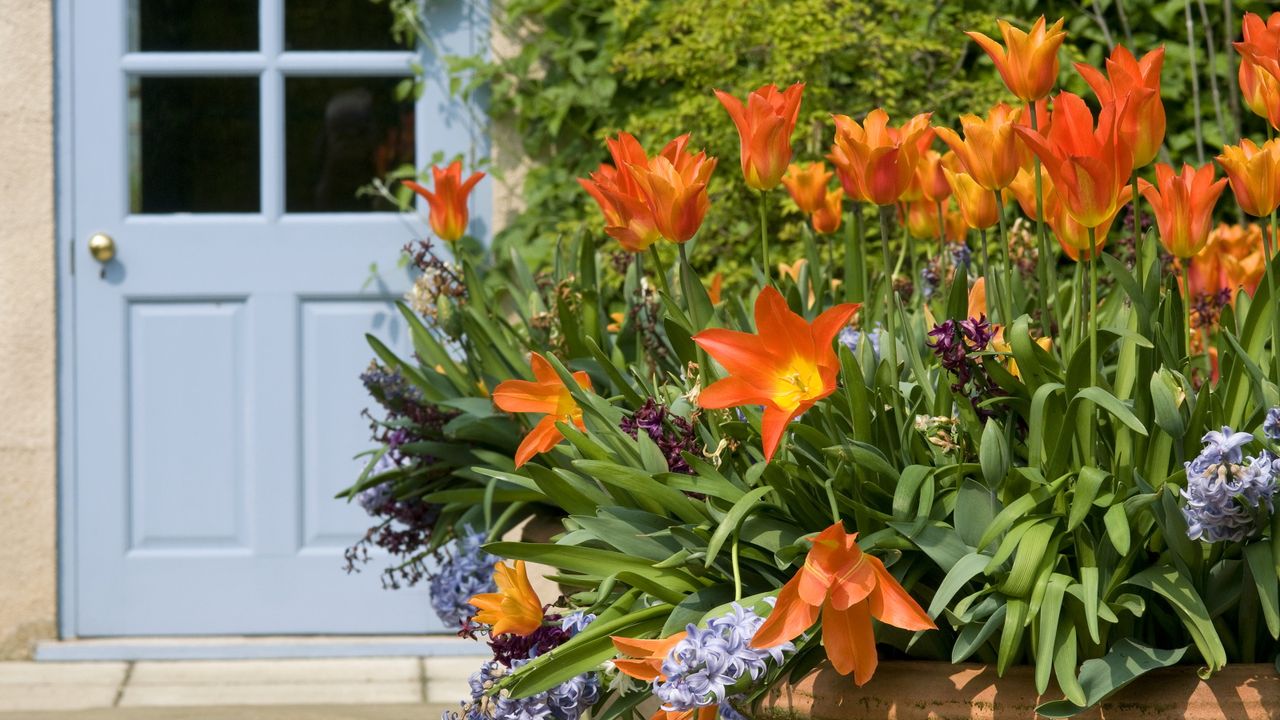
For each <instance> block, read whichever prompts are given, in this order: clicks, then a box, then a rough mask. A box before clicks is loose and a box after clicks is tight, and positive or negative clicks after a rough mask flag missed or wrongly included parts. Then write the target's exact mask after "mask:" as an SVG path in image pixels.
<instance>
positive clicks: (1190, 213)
mask: <svg viewBox="0 0 1280 720" xmlns="http://www.w3.org/2000/svg"><path fill="white" fill-rule="evenodd" d="M1213 175H1214V172H1213V165H1205V166H1204V167H1202V168H1200V169H1199V170H1197V169H1195V168H1194V167H1192V166H1191V165H1183V166H1182V172H1181V173H1180V174H1175V173H1174V172H1173V168H1172V167H1170V166H1168V165H1166V164H1164V163H1159V164H1157V165H1156V184H1155V185H1152V184H1151V183H1149V182H1147V181H1146V180H1138V188H1139V190H1140V191H1141V192H1142V197H1144V198H1146V199H1147V202H1148V203H1151V209H1152V210H1153V211H1154V212H1155V215H1156V225H1157V226H1158V227H1159V229H1160V242H1162V243H1164V247H1165V249H1166V250H1168V251H1169V252H1170V253H1172V254H1173V255H1174V256H1175V257H1180V258H1189V257H1191V256H1193V255H1195V254H1196V253H1198V252H1200V250H1201V249H1202V248H1203V247H1204V246H1205V243H1207V242H1209V228H1210V226H1211V224H1212V223H1213V206H1214V205H1216V204H1217V203H1218V196H1219V195H1221V194H1222V191H1223V190H1224V189H1225V188H1226V186H1227V181H1226V179H1225V178H1224V179H1222V180H1218V181H1214V179H1213Z"/></svg>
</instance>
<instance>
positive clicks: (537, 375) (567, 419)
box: [493, 352, 591, 467]
mask: <svg viewBox="0 0 1280 720" xmlns="http://www.w3.org/2000/svg"><path fill="white" fill-rule="evenodd" d="M529 366H530V368H532V370H533V377H534V379H533V381H529V380H506V381H503V382H501V383H499V384H498V387H496V388H494V389H493V404H494V405H497V406H498V408H499V409H501V410H505V411H507V412H519V413H545V414H546V416H545V417H543V418H542V419H541V420H539V421H538V424H537V425H534V426H533V429H532V430H530V431H529V434H528V435H526V436H525V438H524V441H523V442H521V443H520V447H519V448H517V449H516V457H515V460H516V467H520V466H521V465H524V464H525V463H527V462H529V460H530V459H531V458H532V457H533V456H534V455H537V454H538V453H544V452H546V451H548V450H550V449H551V448H553V447H555V446H556V445H559V444H560V441H561V440H563V439H564V434H563V433H561V432H560V430H559V428H557V427H556V423H557V422H563V423H570V424H573V425H575V426H577V428H578V429H579V430H585V429H586V425H584V424H583V422H582V408H580V407H578V403H577V401H575V400H574V399H573V395H572V394H571V393H570V392H569V388H567V387H565V385H564V383H563V382H561V381H560V376H559V375H557V374H556V371H555V368H553V367H551V363H549V362H547V359H546V358H544V357H542V356H541V355H539V354H538V353H536V352H535V353H529ZM573 379H574V380H576V381H578V385H579V386H581V387H583V388H585V389H587V390H590V389H591V378H590V377H588V376H587V374H586V373H585V372H582V371H578V372H576V373H574V374H573Z"/></svg>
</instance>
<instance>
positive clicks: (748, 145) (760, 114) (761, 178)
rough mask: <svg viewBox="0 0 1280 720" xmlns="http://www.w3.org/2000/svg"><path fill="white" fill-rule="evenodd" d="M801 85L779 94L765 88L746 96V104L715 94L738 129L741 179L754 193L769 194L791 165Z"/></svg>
mask: <svg viewBox="0 0 1280 720" xmlns="http://www.w3.org/2000/svg"><path fill="white" fill-rule="evenodd" d="M803 93H804V83H796V84H795V85H792V86H791V87H789V88H787V89H786V90H784V91H781V92H779V91H778V87H777V86H776V85H765V86H764V87H762V88H760V89H759V90H753V91H752V92H751V94H750V95H748V96H747V104H746V105H745V106H744V105H743V104H742V101H741V100H739V99H738V98H736V97H734V96H732V95H730V94H729V93H726V92H723V91H720V90H716V98H717V99H718V100H719V101H720V104H721V105H723V106H724V109H725V110H728V111H729V117H731V118H733V124H734V125H737V126H738V137H739V139H740V140H741V143H740V144H741V147H742V176H743V177H744V178H746V181H747V185H749V186H751V187H753V188H755V189H756V190H772V189H773V188H775V187H777V186H778V181H779V180H781V179H782V174H783V173H784V172H785V171H786V169H787V163H789V162H791V132H792V131H793V130H795V127H796V118H798V117H799V116H800V96H801V95H802V94H803Z"/></svg>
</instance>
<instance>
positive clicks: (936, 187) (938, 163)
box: [904, 150, 955, 203]
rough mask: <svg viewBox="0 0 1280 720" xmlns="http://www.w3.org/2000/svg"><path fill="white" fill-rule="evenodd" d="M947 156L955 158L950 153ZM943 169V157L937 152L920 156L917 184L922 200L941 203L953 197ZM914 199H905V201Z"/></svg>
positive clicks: (928, 152)
mask: <svg viewBox="0 0 1280 720" xmlns="http://www.w3.org/2000/svg"><path fill="white" fill-rule="evenodd" d="M947 155H948V156H950V157H953V158H954V157H955V154H954V153H951V152H950V151H948V152H947ZM942 168H943V156H942V155H940V154H938V151H937V150H926V151H925V153H924V154H923V155H921V156H920V161H919V164H918V165H917V166H916V182H915V184H916V185H917V186H918V187H919V189H920V199H924V200H928V201H929V202H931V203H939V202H942V201H944V200H946V199H947V198H949V197H951V183H949V182H947V176H946V175H944V174H943V173H942ZM914 199H915V198H904V200H914Z"/></svg>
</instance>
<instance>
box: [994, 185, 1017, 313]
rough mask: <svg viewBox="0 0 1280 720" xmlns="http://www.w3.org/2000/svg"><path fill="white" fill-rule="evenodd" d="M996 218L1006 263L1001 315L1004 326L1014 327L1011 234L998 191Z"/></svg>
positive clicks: (1001, 287)
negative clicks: (998, 223)
mask: <svg viewBox="0 0 1280 720" xmlns="http://www.w3.org/2000/svg"><path fill="white" fill-rule="evenodd" d="M995 194H996V217H997V218H999V219H1000V257H1001V259H1002V260H1003V261H1004V277H1003V278H1001V279H1000V302H1002V303H1003V304H1002V305H1001V306H1000V314H1001V315H1003V316H1004V324H1005V325H1006V326H1010V327H1012V326H1013V263H1012V262H1011V261H1010V260H1009V234H1008V230H1006V229H1005V224H1004V198H1003V197H1002V196H1001V195H1000V191H999V190H996V191H995Z"/></svg>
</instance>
